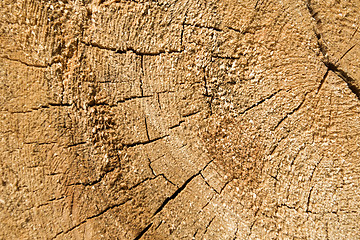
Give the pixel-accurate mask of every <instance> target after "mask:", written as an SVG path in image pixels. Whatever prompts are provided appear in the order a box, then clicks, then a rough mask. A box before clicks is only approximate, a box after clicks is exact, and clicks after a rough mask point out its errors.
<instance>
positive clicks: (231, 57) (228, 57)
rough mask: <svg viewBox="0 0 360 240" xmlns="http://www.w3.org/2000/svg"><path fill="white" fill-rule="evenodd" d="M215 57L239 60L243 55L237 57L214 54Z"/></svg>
mask: <svg viewBox="0 0 360 240" xmlns="http://www.w3.org/2000/svg"><path fill="white" fill-rule="evenodd" d="M211 57H213V58H219V59H228V60H237V59H240V58H241V57H235V56H219V55H212V56H211Z"/></svg>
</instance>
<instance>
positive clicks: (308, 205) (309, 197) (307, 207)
mask: <svg viewBox="0 0 360 240" xmlns="http://www.w3.org/2000/svg"><path fill="white" fill-rule="evenodd" d="M313 189H314V187H311V188H310V191H309V195H308V199H307V202H306V212H307V213H308V212H310V211H309V207H310V200H311V193H312V190H313Z"/></svg>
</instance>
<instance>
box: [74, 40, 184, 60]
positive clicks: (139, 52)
mask: <svg viewBox="0 0 360 240" xmlns="http://www.w3.org/2000/svg"><path fill="white" fill-rule="evenodd" d="M81 43H83V44H84V45H86V46H88V47H95V48H98V49H102V50H109V51H113V52H115V53H119V54H125V53H127V52H132V53H134V54H136V55H138V56H159V55H161V54H166V53H168V54H171V53H181V52H183V50H159V51H157V52H141V51H137V50H135V49H133V48H127V49H125V50H120V49H117V48H113V47H105V46H102V45H100V44H98V43H93V42H91V43H88V42H84V41H81Z"/></svg>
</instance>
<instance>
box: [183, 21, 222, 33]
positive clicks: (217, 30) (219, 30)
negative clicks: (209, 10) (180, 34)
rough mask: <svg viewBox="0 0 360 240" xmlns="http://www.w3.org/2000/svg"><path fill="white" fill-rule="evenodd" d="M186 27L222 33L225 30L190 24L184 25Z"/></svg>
mask: <svg viewBox="0 0 360 240" xmlns="http://www.w3.org/2000/svg"><path fill="white" fill-rule="evenodd" d="M184 25H185V26H190V27H196V28H205V29H209V30H213V31H216V32H222V31H223V30H222V29H220V28H217V27H207V26H201V25H199V24H188V23H184Z"/></svg>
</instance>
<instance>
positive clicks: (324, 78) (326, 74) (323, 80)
mask: <svg viewBox="0 0 360 240" xmlns="http://www.w3.org/2000/svg"><path fill="white" fill-rule="evenodd" d="M328 74H329V69H328V70H327V71H326V73H325V74H324V76H323V78H322V79H321V82H320V84H319V87H318V89H317V91H316V94H318V93H319V92H320V90H321V87H322V86H323V84H324V83H325V80H326V77H327V76H328Z"/></svg>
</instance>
